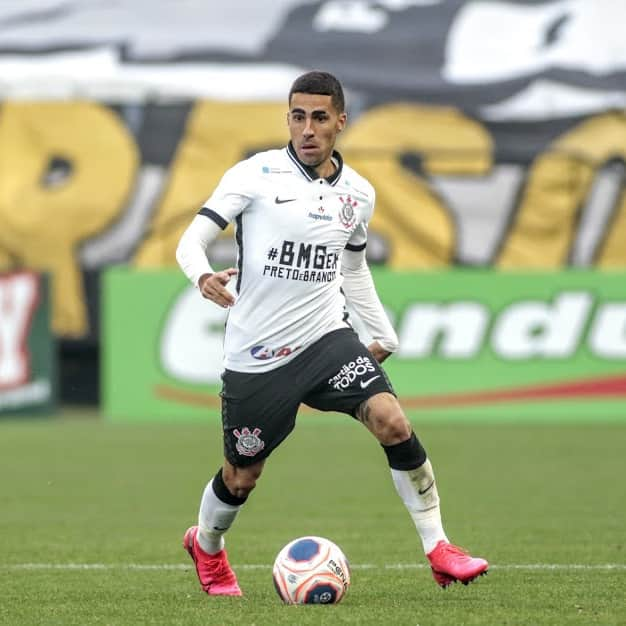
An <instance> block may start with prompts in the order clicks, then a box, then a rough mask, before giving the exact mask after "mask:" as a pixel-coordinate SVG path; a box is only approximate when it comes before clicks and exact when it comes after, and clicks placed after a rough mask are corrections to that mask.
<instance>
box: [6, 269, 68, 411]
mask: <svg viewBox="0 0 626 626" xmlns="http://www.w3.org/2000/svg"><path fill="white" fill-rule="evenodd" d="M48 291H49V290H48V278H47V277H46V276H44V275H40V274H36V273H34V272H15V273H5V274H2V273H0V417H1V416H2V415H3V414H11V415H16V414H22V413H27V414H29V415H30V414H33V413H49V412H51V411H53V410H54V408H55V403H56V353H55V348H54V341H53V338H52V334H51V332H50V299H49V295H48Z"/></svg>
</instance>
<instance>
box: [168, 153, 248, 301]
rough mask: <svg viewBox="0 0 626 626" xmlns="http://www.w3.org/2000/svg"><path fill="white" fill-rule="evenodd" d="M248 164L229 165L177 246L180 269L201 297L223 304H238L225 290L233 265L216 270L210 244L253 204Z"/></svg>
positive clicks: (233, 270) (232, 273)
mask: <svg viewBox="0 0 626 626" xmlns="http://www.w3.org/2000/svg"><path fill="white" fill-rule="evenodd" d="M248 168H249V166H248V164H247V162H246V161H242V162H240V163H238V164H237V165H235V166H233V167H232V168H230V169H229V170H228V171H227V172H226V173H225V174H224V176H223V177H222V180H221V181H220V183H219V185H218V186H217V187H216V188H215V191H214V192H213V194H212V195H211V197H210V198H209V199H208V200H207V201H206V203H205V205H204V206H203V207H202V209H200V212H199V213H198V215H196V216H195V217H194V218H193V220H192V222H191V224H189V226H188V227H187V229H186V230H185V232H184V233H183V235H182V237H181V238H180V241H179V242H178V247H177V248H176V260H177V261H178V264H179V265H180V267H181V269H182V270H183V272H184V273H185V275H186V276H187V278H189V280H190V281H191V282H192V284H193V285H195V286H196V287H197V288H198V289H199V291H200V293H201V294H202V296H203V297H204V298H206V299H207V300H211V301H212V302H215V303H216V304H218V305H219V306H221V307H225V308H226V307H229V306H232V305H233V304H235V298H234V297H233V295H232V294H231V293H230V292H229V291H228V290H227V289H226V285H227V284H228V282H229V281H230V279H231V277H232V276H234V275H235V274H237V272H238V270H237V269H235V268H234V267H229V268H228V269H225V270H222V271H215V270H214V269H213V268H212V267H211V264H210V263H209V259H208V257H207V250H208V249H209V246H210V245H211V244H212V243H213V241H215V239H217V237H218V236H219V234H220V232H221V231H222V230H224V229H225V228H226V226H228V224H229V222H231V221H232V220H233V219H235V217H236V216H237V215H239V214H240V213H241V212H242V211H243V210H244V209H245V208H246V207H247V206H248V204H249V203H250V201H251V199H252V197H253V195H254V194H253V192H252V191H251V190H250V189H248V181H249V180H250V176H249V175H247V172H248Z"/></svg>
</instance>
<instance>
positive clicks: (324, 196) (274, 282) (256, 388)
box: [176, 71, 488, 596]
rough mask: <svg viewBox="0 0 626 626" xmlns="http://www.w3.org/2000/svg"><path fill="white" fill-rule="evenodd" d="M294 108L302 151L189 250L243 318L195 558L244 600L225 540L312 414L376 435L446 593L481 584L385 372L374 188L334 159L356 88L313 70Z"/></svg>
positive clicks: (205, 289) (193, 543)
mask: <svg viewBox="0 0 626 626" xmlns="http://www.w3.org/2000/svg"><path fill="white" fill-rule="evenodd" d="M288 103H289V111H288V113H287V127H288V129H289V135H290V139H291V141H290V142H289V143H288V145H287V146H286V147H285V148H283V149H280V150H269V151H265V152H260V153H258V154H256V155H254V156H252V157H250V158H248V159H246V160H244V161H241V162H239V163H237V164H236V165H234V166H233V167H232V168H230V169H229V170H228V171H227V172H226V173H225V174H224V176H223V178H222V180H221V181H220V183H219V184H218V186H217V187H216V189H215V190H214V192H213V194H212V195H211V197H210V198H209V199H208V200H207V201H206V203H205V205H204V206H203V207H202V208H201V209H200V211H199V213H198V215H196V216H195V217H194V219H193V221H192V222H191V223H190V225H189V226H188V227H187V229H186V230H185V232H184V233H183V235H182V237H181V239H180V242H179V245H178V248H177V250H176V258H177V260H178V263H179V264H180V266H181V268H182V269H183V271H184V272H185V274H186V275H187V277H188V278H189V279H190V280H191V282H192V283H193V284H194V285H196V286H197V287H198V289H199V291H200V293H201V294H202V296H203V297H204V298H206V299H208V300H211V301H212V302H214V303H215V304H217V305H219V306H221V307H225V308H228V309H229V313H228V320H227V322H226V331H225V338H224V367H225V370H224V373H223V375H222V381H223V386H222V391H221V397H222V422H223V438H224V457H225V458H224V463H223V466H222V467H221V468H220V469H219V471H218V472H217V473H216V474H215V476H214V477H213V478H212V479H211V480H210V481H209V483H208V484H207V486H206V488H205V490H204V493H203V495H202V499H201V502H200V512H199V516H198V525H197V526H192V527H191V528H189V529H188V530H187V532H186V533H185V536H184V540H183V544H184V547H185V549H186V550H187V551H188V552H189V554H190V556H191V558H192V559H193V561H194V563H195V566H196V571H197V574H198V578H199V580H200V584H201V586H202V588H203V589H204V591H206V592H207V593H208V594H209V595H230V596H238V595H241V590H240V588H239V585H238V583H237V579H236V577H235V574H234V572H233V571H232V569H231V567H230V565H229V562H228V558H227V554H226V551H225V549H224V538H223V535H224V533H225V532H226V531H227V530H228V529H229V528H230V527H231V525H232V524H233V522H234V520H235V518H236V516H237V514H238V513H239V510H240V509H241V507H242V506H243V505H244V503H245V502H246V499H247V498H248V496H249V495H250V492H251V491H252V490H253V489H254V488H255V486H256V483H257V481H258V479H259V477H260V476H261V473H262V471H263V466H264V464H265V461H266V460H267V458H268V457H269V455H270V454H271V452H272V451H273V450H274V449H275V448H276V447H277V446H278V445H280V443H281V442H282V441H283V440H284V439H285V438H286V437H287V436H288V435H289V433H290V432H291V430H292V429H293V428H294V425H295V419H296V413H297V411H298V407H299V405H300V403H304V404H307V405H308V406H311V407H314V408H316V409H320V410H322V411H339V412H343V413H347V414H349V415H352V416H353V417H355V418H356V419H357V420H358V421H359V422H361V423H362V424H363V425H364V426H365V427H366V428H367V429H368V430H369V431H370V432H371V433H372V434H373V435H374V437H376V439H377V440H378V441H379V442H380V444H381V445H382V448H383V450H384V453H385V454H386V456H387V459H388V463H389V467H390V468H391V476H392V479H393V483H394V484H395V487H396V489H397V491H398V494H399V496H400V498H401V499H402V501H403V502H404V504H405V505H406V508H407V509H408V511H409V514H410V515H411V517H412V519H413V521H414V523H415V526H416V528H417V532H418V534H419V536H420V538H421V542H422V545H423V549H424V552H425V554H426V556H427V558H428V560H429V562H430V565H431V568H432V573H433V576H434V578H435V581H436V582H437V583H438V584H439V585H441V586H442V587H446V586H448V585H449V584H451V583H453V582H455V581H457V580H458V581H461V582H463V583H468V582H469V581H471V580H473V579H474V578H476V577H477V576H479V575H481V574H483V573H485V572H486V571H487V567H488V563H487V561H485V560H484V559H481V558H473V557H471V556H469V555H468V554H467V553H465V552H464V551H462V550H461V549H459V548H458V547H456V546H455V545H453V544H451V543H450V542H449V541H448V538H447V537H446V534H445V532H444V529H443V526H442V522H441V514H440V510H439V496H438V493H437V486H436V483H435V477H434V474H433V469H432V466H431V463H430V461H429V459H428V458H427V456H426V452H425V450H424V448H423V447H422V445H421V443H420V441H419V440H418V439H417V437H416V436H415V433H414V432H413V430H412V427H411V424H410V422H409V420H408V419H407V418H406V416H405V414H404V412H403V410H402V408H401V406H400V404H399V402H398V400H397V398H396V395H395V393H394V390H393V388H392V386H391V383H390V381H389V380H388V378H387V376H386V374H385V371H384V370H383V369H382V367H381V366H380V363H382V362H383V361H384V360H385V359H386V358H387V357H388V356H389V355H390V354H391V353H393V352H394V351H395V350H396V349H397V347H398V339H397V336H396V333H395V331H394V330H393V327H392V326H391V324H390V323H389V320H388V319H387V317H386V314H385V312H384V310H383V307H382V305H381V302H380V300H379V298H378V295H377V293H376V290H375V287H374V283H373V280H372V276H371V274H370V271H369V268H368V266H367V263H366V260H365V247H366V243H367V224H368V222H369V220H370V219H371V217H372V213H373V210H374V199H375V192H374V189H373V187H372V186H371V185H370V183H369V182H368V181H367V180H366V179H364V178H363V177H362V176H360V175H359V174H358V173H357V172H355V171H354V170H353V169H351V168H350V167H349V166H348V165H347V164H345V163H344V162H343V159H342V157H341V154H339V152H337V151H336V150H335V149H334V146H335V140H336V139H337V135H338V134H339V133H340V132H341V131H342V130H343V129H344V127H345V125H346V112H345V107H344V95H343V89H342V87H341V84H340V83H339V82H338V81H337V79H336V78H335V77H334V76H332V75H331V74H328V73H326V72H319V71H314V72H308V73H306V74H304V75H302V76H300V77H299V78H297V79H296V80H295V82H294V83H293V85H292V87H291V89H290V92H289V99H288ZM233 221H234V222H235V226H236V241H237V245H238V257H237V267H236V268H234V267H230V268H228V269H225V270H223V271H216V270H214V269H213V268H212V267H211V265H210V263H209V261H208V258H207V248H208V246H209V244H211V242H213V241H214V240H215V239H216V237H217V236H218V234H219V233H220V231H221V230H223V229H224V228H226V226H227V225H228V224H229V223H230V222H233ZM231 280H232V281H233V282H236V286H235V288H234V293H233V290H232V289H231V290H229V289H227V285H228V284H229V283H230V282H231ZM230 286H232V285H230ZM346 299H347V300H349V301H350V302H351V303H352V305H353V306H354V308H355V309H356V310H357V311H358V313H359V315H360V317H361V318H362V319H363V322H364V323H365V326H366V328H367V329H368V331H369V333H370V334H371V336H372V337H373V339H374V340H373V342H372V344H371V345H370V346H368V347H365V345H363V344H362V343H361V342H360V341H359V339H358V337H357V335H356V333H355V332H354V330H353V329H352V328H351V325H350V321H349V318H348V315H347V314H346V311H345V303H346Z"/></svg>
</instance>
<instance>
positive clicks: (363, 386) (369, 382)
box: [359, 374, 380, 389]
mask: <svg viewBox="0 0 626 626" xmlns="http://www.w3.org/2000/svg"><path fill="white" fill-rule="evenodd" d="M377 378H380V374H379V375H378V376H373V377H372V378H368V379H367V380H362V381H361V382H360V383H359V384H360V385H361V389H365V387H368V386H369V385H370V384H371V383H373V382H374V381H375V380H376V379H377Z"/></svg>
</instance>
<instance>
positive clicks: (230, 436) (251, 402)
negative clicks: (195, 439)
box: [220, 366, 300, 471]
mask: <svg viewBox="0 0 626 626" xmlns="http://www.w3.org/2000/svg"><path fill="white" fill-rule="evenodd" d="M285 367H287V366H285ZM286 373H287V372H286V370H285V368H283V367H281V368H277V369H275V370H270V371H269V372H263V373H260V374H248V373H243V372H232V371H229V370H226V371H225V372H224V374H223V375H222V391H221V394H220V395H221V396H222V428H223V434H224V457H225V458H226V460H227V461H228V462H229V463H230V464H231V465H232V466H233V467H238V468H244V467H252V466H255V465H256V464H257V463H258V462H260V461H262V460H264V459H266V458H267V457H268V456H269V455H270V454H271V453H272V451H273V450H275V449H276V448H277V447H278V446H279V445H280V443H281V442H282V441H283V440H284V439H285V438H286V437H287V436H288V435H289V433H290V432H291V431H292V430H293V428H294V426H295V419H296V413H297V411H298V406H299V404H300V396H299V393H298V391H297V389H294V387H293V385H289V384H288V382H287V381H286V380H285V375H286ZM251 471H253V470H251Z"/></svg>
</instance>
